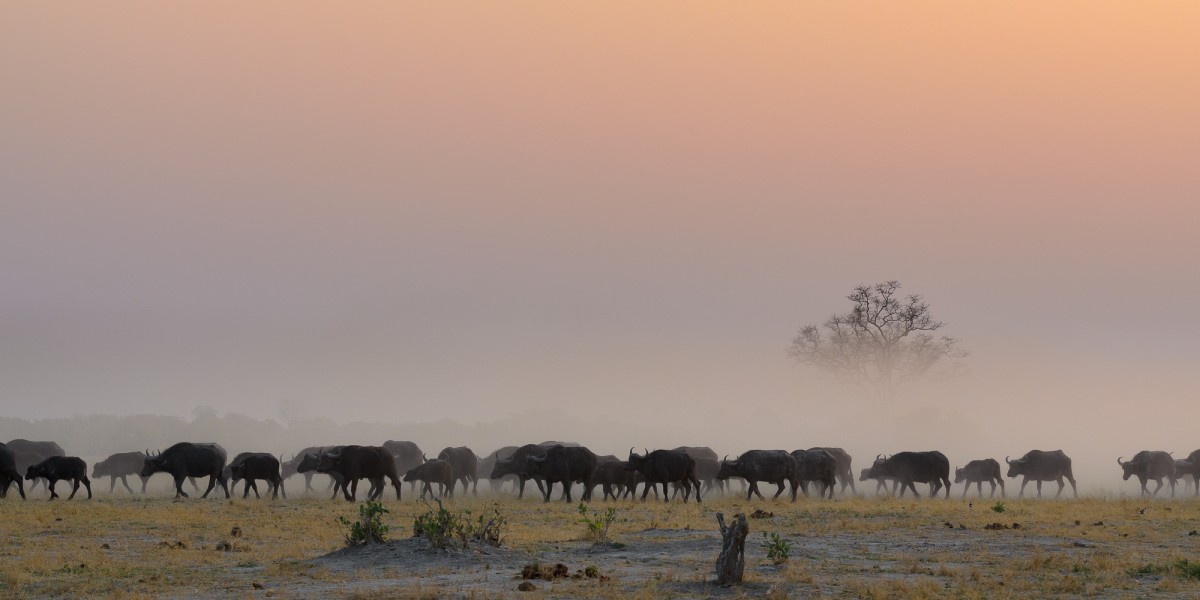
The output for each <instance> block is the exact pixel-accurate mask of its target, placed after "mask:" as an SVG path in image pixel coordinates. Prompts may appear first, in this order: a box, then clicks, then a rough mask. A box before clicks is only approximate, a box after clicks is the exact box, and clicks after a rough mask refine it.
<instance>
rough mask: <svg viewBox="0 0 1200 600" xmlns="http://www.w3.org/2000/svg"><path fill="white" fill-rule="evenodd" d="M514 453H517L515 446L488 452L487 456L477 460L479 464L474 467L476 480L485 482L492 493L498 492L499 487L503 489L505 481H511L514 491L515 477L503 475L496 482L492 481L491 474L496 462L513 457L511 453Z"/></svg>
mask: <svg viewBox="0 0 1200 600" xmlns="http://www.w3.org/2000/svg"><path fill="white" fill-rule="evenodd" d="M516 451H517V447H516V446H504V447H503V448H497V449H496V450H492V451H491V452H489V453H488V454H487V456H484V457H482V458H480V459H479V464H478V466H476V467H475V477H476V478H477V479H485V480H487V482H488V485H489V486H490V487H491V489H492V492H498V491H500V489H501V487H503V485H504V481H505V480H511V481H513V482H514V484H513V489H516V487H517V486H516V483H515V482H516V481H517V476H516V475H514V474H508V475H504V476H502V477H501V478H499V480H498V481H497V480H495V479H492V473H493V472H494V471H495V470H496V461H498V460H501V459H506V458H511V457H512V455H513V452H516Z"/></svg>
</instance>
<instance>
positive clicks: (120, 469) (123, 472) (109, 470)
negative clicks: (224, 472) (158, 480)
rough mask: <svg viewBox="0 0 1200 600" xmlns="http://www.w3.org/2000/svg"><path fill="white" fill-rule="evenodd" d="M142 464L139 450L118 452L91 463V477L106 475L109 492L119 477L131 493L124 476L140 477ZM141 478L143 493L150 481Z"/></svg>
mask: <svg viewBox="0 0 1200 600" xmlns="http://www.w3.org/2000/svg"><path fill="white" fill-rule="evenodd" d="M144 464H146V455H145V454H142V453H141V452H118V453H116V454H113V455H111V456H109V457H108V458H106V459H104V460H102V461H100V462H98V463H96V464H94V465H92V479H99V478H101V477H108V478H109V480H108V493H110V494H111V493H113V490H115V489H117V479H120V480H121V484H122V485H124V486H125V489H127V490H129V493H130V494H132V493H133V488H131V487H129V480H128V479H126V478H127V477H129V476H130V475H139V477H140V472H141V470H142V465H144ZM141 480H142V493H143V494H145V493H146V483H147V482H148V481H150V478H149V477H141ZM193 484H194V482H193Z"/></svg>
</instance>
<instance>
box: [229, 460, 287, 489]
mask: <svg viewBox="0 0 1200 600" xmlns="http://www.w3.org/2000/svg"><path fill="white" fill-rule="evenodd" d="M279 465H280V461H279V459H278V458H276V457H275V456H273V455H271V454H268V453H266V452H243V453H241V454H239V455H237V456H236V457H234V459H233V460H232V461H230V463H229V479H230V481H232V482H233V483H232V484H231V485H236V484H237V482H238V481H239V480H242V479H245V480H246V484H245V489H244V490H242V498H246V497H248V496H249V495H250V490H251V488H253V489H254V497H255V498H260V497H261V496H259V495H258V485H256V484H255V480H256V479H262V480H264V481H266V482H267V489H268V491H270V492H271V498H278V497H279V495H280V494H281V493H282V494H283V497H284V499H286V498H287V490H285V489H283V477H282V476H281V475H280V471H279V469H280V466H279Z"/></svg>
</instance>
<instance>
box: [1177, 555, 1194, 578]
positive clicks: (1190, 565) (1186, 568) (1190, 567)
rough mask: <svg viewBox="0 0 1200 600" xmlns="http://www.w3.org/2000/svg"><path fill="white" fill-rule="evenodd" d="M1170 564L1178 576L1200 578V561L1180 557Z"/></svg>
mask: <svg viewBox="0 0 1200 600" xmlns="http://www.w3.org/2000/svg"><path fill="white" fill-rule="evenodd" d="M1171 566H1172V567H1173V568H1174V570H1175V572H1176V573H1178V574H1179V576H1180V577H1186V578H1188V579H1200V562H1191V561H1189V560H1188V559H1186V558H1181V559H1179V560H1177V561H1175V562H1174V563H1172V565H1171Z"/></svg>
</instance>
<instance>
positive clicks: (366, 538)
mask: <svg viewBox="0 0 1200 600" xmlns="http://www.w3.org/2000/svg"><path fill="white" fill-rule="evenodd" d="M387 513H388V509H386V508H384V507H383V503H382V502H379V501H378V500H367V501H366V502H363V503H362V504H359V505H358V520H357V521H354V522H353V523H352V522H350V519H347V518H346V517H338V522H339V523H341V524H342V525H343V526H344V527H346V528H347V529H348V530H349V531H347V532H346V545H347V546H358V545H361V544H371V543H375V544H379V543H382V542H384V541H386V540H387V532H388V526H387V525H385V524H384V523H383V515H385V514H387Z"/></svg>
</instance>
